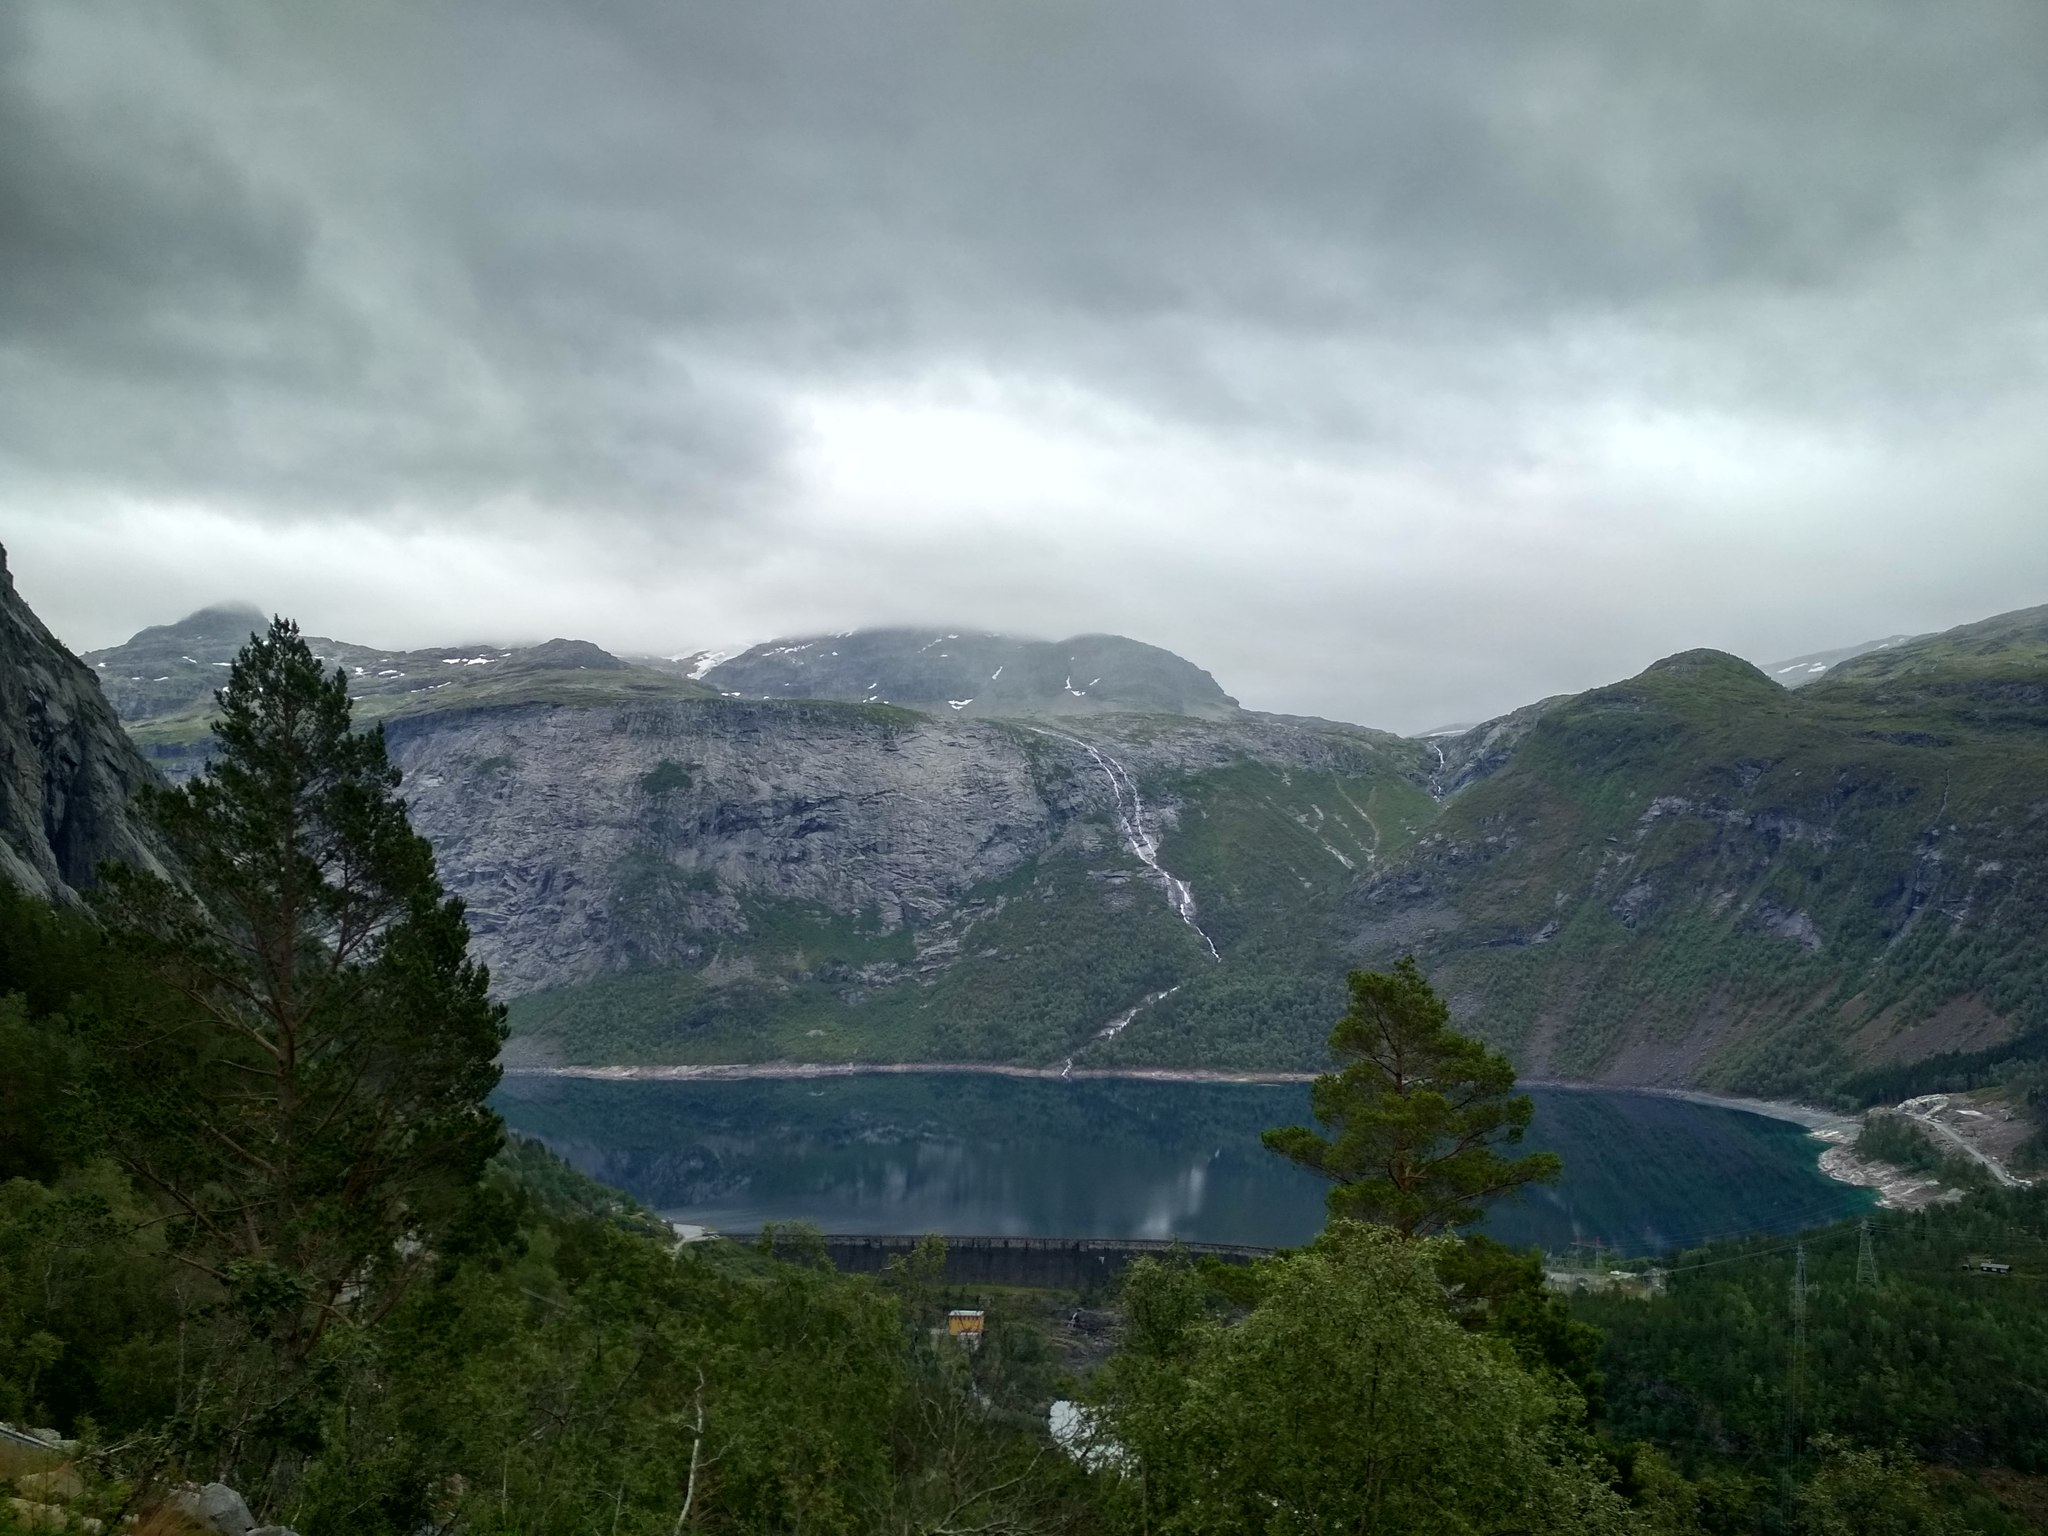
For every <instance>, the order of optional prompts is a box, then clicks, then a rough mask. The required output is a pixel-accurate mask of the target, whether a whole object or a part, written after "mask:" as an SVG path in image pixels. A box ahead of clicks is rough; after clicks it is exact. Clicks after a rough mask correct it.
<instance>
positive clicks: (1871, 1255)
mask: <svg viewBox="0 0 2048 1536" xmlns="http://www.w3.org/2000/svg"><path fill="white" fill-rule="evenodd" d="M1857 1232H1858V1234H1859V1236H1860V1240H1859V1241H1858V1243H1857V1245H1856V1283H1857V1284H1858V1285H1859V1286H1861V1287H1863V1288H1864V1289H1865V1290H1875V1289H1877V1250H1876V1249H1874V1248H1872V1247H1871V1246H1870V1218H1869V1217H1868V1216H1866V1217H1864V1218H1863V1220H1862V1221H1861V1222H1859V1223H1858V1224H1857Z"/></svg>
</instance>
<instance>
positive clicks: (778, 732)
mask: <svg viewBox="0 0 2048 1536" xmlns="http://www.w3.org/2000/svg"><path fill="white" fill-rule="evenodd" d="M0 605H4V608H5V615H4V616H5V618H6V620H7V625H6V628H5V630H4V633H5V635H6V638H7V645H8V651H7V654H6V656H5V658H4V668H0V671H4V677H0V686H4V687H6V688H8V689H10V690H13V691H12V692H10V693H9V694H8V695H7V697H8V701H9V706H10V715H9V719H10V721H14V720H15V719H17V718H18V716H17V714H16V712H15V711H14V707H13V701H14V699H15V698H17V697H19V698H22V699H23V700H24V701H29V700H31V697H33V699H40V700H43V701H44V702H43V703H41V704H38V705H35V706H34V707H35V708H39V709H40V710H41V711H42V714H41V715H40V716H36V717H35V718H39V719H43V720H45V721H47V720H48V719H49V718H50V717H51V714H52V711H51V706H50V705H49V703H48V700H49V699H51V698H52V697H55V695H53V694H52V691H51V688H50V687H49V686H48V685H45V684H38V683H33V682H32V680H33V679H34V678H37V677H48V678H65V679H69V682H68V684H67V686H68V687H69V688H70V689H71V690H72V692H71V693H69V694H65V695H64V697H63V699H62V701H61V702H60V708H59V710H58V712H59V713H62V714H63V716H64V718H65V719H66V720H67V721H69V722H71V724H70V725H69V726H68V727H67V729H69V730H70V731H71V735H70V736H69V737H65V738H64V739H65V740H68V741H73V742H74V743H76V742H89V743H90V748H89V750H81V749H79V748H78V747H76V746H75V745H74V746H73V747H71V748H67V749H65V750H66V751H68V752H69V756H68V757H65V759H64V761H65V762H67V763H69V762H73V761H74V760H76V761H87V760H90V761H91V762H93V763H96V764H98V765H99V766H98V767H97V768H95V769H93V770H91V771H90V772H88V774H87V778H88V779H89V780H90V781H91V784H92V785H95V786H97V788H96V789H94V790H93V791H92V792H91V793H88V794H86V795H85V796H84V799H83V800H82V801H79V802H78V803H80V804H84V803H90V804H91V805H92V807H93V810H92V812H91V816H90V817H89V818H88V820H90V821H91V823H92V825H93V826H95V827H96V828H98V829H99V831H98V832H97V833H96V834H95V836H96V837H97V838H98V841H93V839H90V838H88V839H86V840H85V842H84V843H81V842H80V841H79V838H78V835H77V834H75V833H72V832H66V831H64V830H63V827H64V826H65V825H68V823H66V822H65V821H64V818H63V814H62V813H57V819H56V821H55V822H52V820H51V816H52V812H51V811H50V810H49V806H50V805H52V804H53V803H55V801H54V800H53V798H52V795H51V793H50V792H48V791H47V789H46V790H45V792H44V793H43V795H42V799H41V800H40V801H37V800H35V797H34V796H31V795H29V794H27V792H26V791H25V790H20V789H16V790H14V791H12V792H11V793H10V796H9V798H8V799H7V800H6V801H5V802H4V803H0V810H4V811H5V814H6V822H5V826H4V830H5V833H6V843H7V846H8V848H9V850H10V852H9V853H8V854H7V858H8V860H9V864H8V872H9V873H10V875H11V876H12V877H14V878H16V879H17V880H18V881H21V880H22V879H23V877H22V876H21V874H20V873H19V870H20V869H30V870H32V871H35V872H37V878H40V879H41V881H42V885H43V888H46V889H50V890H56V889H57V888H59V887H68V886H75V885H77V884H78V883H80V881H81V880H83V879H86V878H89V876H88V875H87V873H86V871H88V870H89V868H90V862H89V861H86V862H83V863H81V859H82V858H83V855H81V854H80V853H79V852H78V851H77V850H78V849H79V848H80V847H84V846H87V845H89V846H90V847H91V848H92V849H93V850H95V852H94V855H93V856H95V857H108V856H111V857H126V858H143V857H148V849H147V846H146V843H145V842H144V841H143V840H142V839H141V838H140V837H139V836H137V835H136V834H134V833H132V831H129V830H127V829H126V828H125V826H123V825H122V823H121V811H120V803H121V801H122V799H123V797H124V796H125V795H126V794H127V793H129V792H131V791H132V789H133V787H134V785H135V784H136V783H139V782H141V781H143V780H144V779H146V778H147V777H149V776H150V774H151V767H152V766H153V768H154V770H155V771H157V772H161V773H162V774H164V775H166V776H169V777H171V778H176V777H179V776H181V775H183V774H186V773H189V772H191V771H193V770H194V769H195V768H196V767H197V766H198V765H199V764H200V763H202V762H203V761H204V758H205V754H206V750H207V731H206V711H207V708H208V705H209V701H210V696H211V691H212V689H213V688H214V687H216V686H218V684H219V681H220V679H221V678H222V677H223V676H224V675H225V666H224V663H225V662H226V661H227V660H228V659H229V658H230V657H231V656H232V654H233V652H234V650H235V649H236V648H237V647H238V646H239V645H240V644H241V643H242V641H243V640H244V639H245V638H246V636H247V634H248V632H249V630H250V629H251V628H252V627H254V626H255V625H256V624H257V623H258V622H259V621H260V620H259V616H258V615H257V614H256V612H255V611H254V610H236V609H213V610H207V611H205V612H202V613H200V614H195V615H193V616H191V617H190V618H188V619H186V620H183V621H181V622H179V623H177V624H172V625H165V626H161V627H158V628H154V629H148V630H144V631H142V632H141V633H140V634H138V635H137V636H136V637H135V638H134V639H133V640H131V641H129V642H128V643H127V644H125V645H123V646H118V647H113V648H110V649H108V650H104V651H97V652H91V653H88V654H87V656H86V657H85V658H84V664H83V665H81V664H80V663H79V662H77V661H75V660H73V659H71V658H69V657H68V654H64V653H62V650H61V647H57V646H56V644H55V642H54V640H50V639H49V638H48V636H47V632H46V631H41V627H40V626H39V625H36V624H34V621H33V615H30V614H28V613H27V610H26V609H25V608H24V607H22V605H20V603H19V601H18V599H16V598H15V597H14V595H13V593H12V591H11V589H10V590H8V591H7V592H6V593H5V594H4V595H0ZM314 648H315V650H316V651H318V652H319V653H320V654H322V655H323V656H324V657H325V658H326V659H328V660H329V661H331V662H333V663H334V664H335V665H338V666H341V667H343V668H344V669H345V670H346V671H347V672H348V674H349V676H350V679H351V691H352V692H353V693H355V694H356V695H357V697H358V703H357V710H358V714H359V717H364V718H369V719H375V720H378V721H380V722H381V723H382V724H383V727H384V729H385V731H386V734H387V739H388V740H389V742H390V746H391V750H392V754H393V757H394V760H395V761H396V762H397V763H398V764H399V766H400V767H401V768H402V769H403V770H404V772H405V775H406V790H405V792H406V794H407V797H408V799H409V801H410V804H411V807H412V813H413V817H414V821H415V824H416V825H417V826H418V827H419V829H420V830H421V831H422V832H424V833H425V834H426V835H427V836H429V837H430V838H431V839H432V840H433V842H434V845H435V848H436V850H437V854H438V856H439V860H440V864H441V868H442V871H443V875H444V878H445V879H446V881H447V883H448V884H449V886H450V888H451V889H453V890H455V891H457V892H458V893H459V894H461V895H462V896H463V897H464V898H465V900H466V901H467V903H468V906H469V912H470V920H471V925H472V928H473V930H474V932H475V934H476V942H477V949H478V951H479V953H480V954H481V955H482V957H483V958H485V959H486V960H487V961H488V963H489V964H490V965H491V967H492V970H493V975H494V978H495V981H496V985H497V987H498V990H499V991H500V993H501V995H503V996H505V997H506V998H507V999H508V1000H509V1001H510V1002H511V1004H512V1010H513V1019H514V1026H515V1033H516V1035H517V1038H516V1039H515V1041H514V1042H513V1046H514V1049H515V1051H516V1052H517V1053H519V1054H521V1055H522V1056H523V1057H524V1058H525V1059H529V1060H536V1061H542V1060H559V1061H586V1062H607V1061H608V1062H632V1061H641V1062H689V1061H720V1060H754V1059H802V1060H845V1059H899V1060H908V1059H939V1058H951V1059H962V1060H991V1061H1005V1062H1017V1063H1027V1064H1033V1065H1043V1066H1058V1065H1060V1064H1062V1063H1067V1062H1075V1063H1078V1064H1080V1065H1084V1066H1098V1065H1100V1066H1107V1065H1116V1064H1146V1065H1175V1066H1207V1067H1222V1068H1246V1069H1250V1068H1282V1067H1306V1066H1314V1065H1318V1064H1320V1063H1321V1061H1322V1060H1323V1037H1324V1035H1325V1034H1326V1033H1327V1030H1328V1027H1329V1024H1330V1022H1331V1021H1332V1019H1333V1018H1334V1017H1335V1015H1336V1013H1337V1012H1338V1011H1339V1010H1340V1009H1341V1005H1342V1004H1341V999H1342V977H1343V974H1344V972H1345V970H1346V969H1348V968H1350V967H1354V966H1358V965H1380V964H1385V963H1388V962H1390V961H1391V960H1392V959H1394V958H1397V957H1398V956H1399V955H1401V954H1404V953H1414V954H1415V955H1417V957H1418V958H1419V959H1420V960H1421V961H1422V963H1423V965H1424V966H1425V968H1426V969H1427V970H1428V971H1429V972H1430V974H1431V975H1432V977H1433V978H1434V979H1435V980H1436V981H1437V983H1438V984H1439V986H1440V987H1441V988H1442V989H1443V990H1444V991H1445V992H1446V993H1447V995H1449V996H1450V997H1451V998H1452V1000H1453V1007H1454V1011H1455V1013H1456V1015H1457V1016H1458V1018H1459V1019H1460V1020H1461V1021H1462V1024H1463V1026H1464V1027H1467V1028H1470V1029H1473V1030H1475V1031H1476V1032H1478V1033H1481V1034H1483V1035H1485V1036H1486V1037H1488V1038H1490V1039H1492V1040H1494V1041H1496V1042H1497V1043H1499V1044H1500V1045H1502V1046H1503V1047H1504V1048H1506V1049H1508V1050H1509V1051H1510V1052H1511V1053H1512V1054H1513V1055H1514V1057H1515V1058H1516V1060H1517V1062H1518V1064H1519V1065H1520V1066H1521V1068H1522V1069H1523V1070H1524V1071H1525V1072H1530V1073H1534V1074H1537V1075H1542V1076H1550V1077H1560V1078H1582V1079H1592V1080H1600V1081H1607V1082H1618V1083H1641V1084H1666V1085H1690V1086H1702V1087H1713V1088H1719V1089H1727V1090H1740V1091H1747V1092H1759V1093H1780V1092H1814V1093H1822V1092H1836V1093H1852V1092H1853V1091H1854V1090H1855V1088H1856V1085H1857V1083H1858V1082H1859V1081H1860V1080H1867V1079H1869V1078H1870V1076H1871V1074H1873V1073H1879V1074H1885V1073H1889V1074H1891V1075H1892V1076H1891V1077H1890V1078H1887V1081H1888V1082H1889V1081H1892V1080H1893V1079H1894V1078H1896V1076H1897V1074H1898V1073H1899V1072H1900V1071H1906V1072H1908V1073H1909V1074H1910V1072H1911V1070H1913V1068H1912V1064H1913V1063H1916V1062H1918V1063H1935V1062H1951V1061H1952V1060H1953V1059H1954V1058H1955V1057H1957V1056H1958V1055H1960V1056H1961V1057H1963V1058H1965V1059H1968V1060H1975V1061H1987V1062H1988V1061H1992V1060H1995V1059H1997V1058H1999V1057H2001V1056H2004V1055H2011V1054H2013V1053H2035V1052H2038V1051H2039V1050H2040V1049H2041V1048H2042V1041H2043V1037H2044V1036H2048V946H2043V944H2042V943H2041V937H2042V934H2043V932H2044V929H2048V609H2032V610H2027V611H2025V612H2021V613H2016V614H2008V615H2003V616H2000V617H1998V618H1994V619H1991V620H1987V621H1985V622H1983V623H1981V624H1976V625H1969V626H1965V627H1963V628H1962V629H1958V630H1953V631H1949V632H1946V633H1944V634H1941V635H1933V636H1918V637H1894V638H1892V639H1891V640H1888V641H1884V642H1875V643H1873V644H1871V645H1869V646H1865V647H1859V648H1850V649H1851V650H1853V651H1855V652H1856V654H1853V655H1848V654H1843V655H1839V656H1838V657H1837V658H1835V659H1829V660H1828V661H1827V662H1826V670H1825V672H1824V673H1823V674H1818V675H1816V674H1812V673H1811V672H1810V671H1809V672H1805V673H1802V674H1800V676H1799V677H1798V679H1797V680H1799V681H1802V682H1803V684H1804V686H1801V687H1800V688H1799V689H1798V691H1797V692H1793V691H1790V690H1789V689H1788V688H1787V687H1784V686H1780V685H1779V683H1778V682H1774V681H1773V680H1772V678H1771V676H1769V675H1767V674H1766V672H1764V671H1762V670H1759V669H1758V668H1756V667H1754V666H1751V665H1750V664H1749V663H1747V662H1744V661H1741V660H1739V659H1737V658H1735V657H1732V656H1728V655H1725V654H1723V653H1719V652H1712V651H1694V652H1687V653H1684V654H1681V655H1678V656H1674V657H1669V658H1666V659H1665V660H1663V661H1660V662H1657V663H1656V664H1654V665H1652V666H1651V667H1649V668H1648V669H1646V670H1645V671H1643V672H1642V673H1640V674H1639V675H1637V676H1636V677H1633V678H1630V679H1627V680H1625V681H1623V682H1619V683H1616V684H1613V685H1610V686H1608V687H1605V688H1598V689H1593V690H1591V691H1589V692H1586V693H1583V694H1578V695H1573V696H1567V697H1563V698H1557V699H1549V700H1544V701H1541V702H1539V703H1536V704H1532V705H1530V706H1527V707H1526V708H1524V709H1521V710H1518V711H1515V712H1513V713H1511V714H1509V715H1507V716H1504V717H1502V718H1501V719H1498V720H1494V721H1489V722H1486V723H1484V724H1482V725H1479V726H1476V727H1473V728H1471V729H1468V730H1463V731H1460V732H1457V733H1455V734H1448V735H1446V734H1438V735H1432V736H1431V737H1428V738H1412V739H1411V738H1404V737H1401V736H1397V735H1393V734H1391V733H1387V732H1381V731H1374V730H1370V729H1366V728H1363V727H1359V726H1352V725H1346V724H1342V723H1337V722H1331V721H1323V720H1311V719H1299V718H1291V717H1283V716H1275V715H1270V714H1263V713H1260V712H1257V711H1251V710H1245V709H1242V708H1240V707H1239V706H1238V705H1237V704H1236V702H1235V701H1234V700H1232V699H1231V698H1230V697H1229V696H1228V695H1227V694H1226V693H1225V692H1224V691H1223V689H1222V688H1221V687H1220V686H1218V684H1217V683H1216V682H1215V680H1214V679H1213V678H1212V677H1210V676H1209V674H1208V673H1206V672H1204V671H1202V670H1201V669H1200V668H1198V667H1197V666H1195V665H1194V664H1192V663H1190V662H1187V661H1185V660H1183V659H1181V658H1180V657H1177V656H1175V655H1173V654H1172V653H1170V652H1166V651H1163V650H1160V649H1158V648H1156V647H1152V646H1147V645H1143V644H1141V643H1139V642H1137V641H1133V640H1127V639H1123V638H1121V637H1116V636H1084V637H1076V638H1075V639H1072V640H1067V641H1057V642H1042V641H1030V640H1019V639H1014V638H1009V637H1004V636H999V635H993V634H987V633H973V632H966V631H955V630H951V629H944V628H934V629H918V630H909V629H895V630H873V631H861V632H857V633H847V634H836V635H817V636H796V637H792V638H789V639H783V640H775V641H770V642H767V643H765V644H763V645H760V646H756V647H753V648H752V649H750V650H748V651H745V652H742V653H740V654H738V655H736V656H731V657H704V656H699V657H696V658H690V659H688V660H687V661H670V662H666V663H659V664H646V663H641V662H640V661H638V660H637V659H623V658H619V657H615V656H612V655H610V654H608V653H607V652H604V651H602V650H601V649H599V648H598V647H596V646H594V645H589V644H588V643H586V642H580V641H573V640H557V641H551V642H548V643H546V644H544V645H538V646H530V647H497V646H470V647H454V648H446V649H440V650H422V651H392V650H380V649H378V648H375V647H370V646H363V645H358V644H354V643H352V642H343V641H336V640H330V639H320V640H317V641H315V642H314ZM1823 654H1827V653H1823ZM1812 664H1813V663H1812V662H1811V661H1809V662H1807V663H1806V665H1807V666H1808V667H1810V666H1811V665H1812ZM1782 665H1783V666H1786V667H1791V666H1793V665H1794V663H1791V662H1788V663H1785V664H1782ZM693 674H694V675H693ZM93 677H96V678H97V679H98V680H99V687H98V688H97V689H89V681H90V679H91V678H93ZM25 679H26V680H30V681H24V680H25ZM81 679H84V680H85V681H84V682H83V683H82V682H81ZM1793 680H1795V679H1794V678H1792V677H1787V678H1786V681H1788V682H1789V681H1793ZM35 688H40V689H41V692H39V693H37V692H34V689H35ZM23 690H28V691H23ZM24 710H25V712H26V713H24V714H23V715H22V716H20V717H19V718H27V717H28V716H29V715H32V714H33V711H32V710H29V709H28V707H27V704H26V703H25V705H24ZM117 718H118V721H119V725H120V726H125V728H126V731H127V733H128V734H129V736H130V737H132V739H133V741H134V743H135V746H134V747H133V748H131V747H129V746H128V744H127V742H125V741H122V740H121V739H120V737H121V731H120V729H119V728H118V727H117V726H116V724H115V722H116V719H117ZM58 734H59V735H61V733H58ZM13 738H14V739H12V740H11V741H10V744H9V750H10V752H11V754H12V755H11V757H10V760H9V761H10V766H11V772H12V777H11V778H10V780H9V782H10V784H11V785H25V784H28V783H30V782H31V780H33V781H34V782H36V783H40V784H43V785H45V786H47V785H49V784H50V783H51V782H53V780H52V776H51V774H50V773H44V774H42V776H41V777H40V778H37V777H36V776H35V775H33V774H28V773H26V772H25V771H24V769H23V766H22V765H25V764H31V763H33V762H38V761H42V760H43V759H46V758H48V756H49V755H50V751H51V748H50V746H49V745H48V744H49V743H52V742H55V741H57V739H58V736H57V735H53V734H52V732H51V730H50V729H49V727H48V726H47V725H43V726H31V727H30V728H29V729H27V730H26V731H16V732H14V733H13ZM38 754H41V756H40V757H39V756H38ZM145 759H146V760H147V763H148V764H149V765H151V766H144V763H145ZM77 772H78V770H77V769H75V768H65V769H62V770H60V771H57V772H56V775H55V777H56V779H62V778H63V776H64V774H65V773H71V774H72V775H73V777H74V779H75V778H76V776H77ZM95 774H96V775H97V777H94V775H95ZM81 782H83V781H81ZM117 827H119V828H120V830H119V833H118V835H116V833H114V832H112V831H109V829H111V828H117ZM66 838H69V839H70V841H69V842H66V843H64V846H65V847H66V848H67V849H70V850H71V851H70V852H69V853H66V854H62V855H60V853H59V852H58V844H59V843H60V842H63V841H64V839H66Z"/></svg>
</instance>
